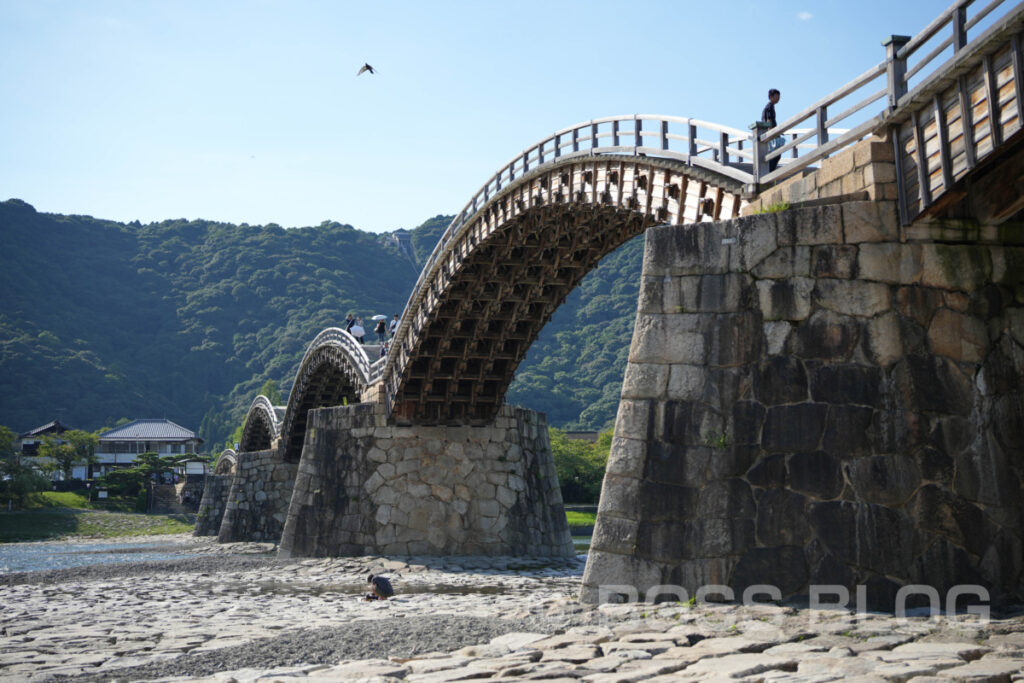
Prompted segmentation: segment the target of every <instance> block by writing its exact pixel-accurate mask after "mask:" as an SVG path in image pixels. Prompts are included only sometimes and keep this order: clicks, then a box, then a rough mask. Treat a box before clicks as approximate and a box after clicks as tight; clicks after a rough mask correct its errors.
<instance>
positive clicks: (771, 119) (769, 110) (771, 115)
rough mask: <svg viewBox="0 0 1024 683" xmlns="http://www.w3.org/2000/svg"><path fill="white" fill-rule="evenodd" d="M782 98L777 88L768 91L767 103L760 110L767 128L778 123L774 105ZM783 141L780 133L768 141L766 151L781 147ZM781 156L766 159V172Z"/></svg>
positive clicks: (772, 168)
mask: <svg viewBox="0 0 1024 683" xmlns="http://www.w3.org/2000/svg"><path fill="white" fill-rule="evenodd" d="M780 99H782V93H780V92H779V91H778V90H777V89H775V88H772V89H771V90H769V91H768V104H766V105H764V109H763V110H762V111H761V120H762V121H764V122H765V123H767V124H768V126H769V128H775V127H776V126H778V125H779V123H778V121H776V120H775V105H776V104H778V103H779V100H780ZM784 142H785V140H784V138H783V137H782V136H781V135H780V136H778V137H776V138H772V140H771V141H770V142H769V143H768V151H769V152H772V151H775V150H776V149H778V148H779V147H782V144H783V143H784ZM781 158H782V157H775V158H774V159H770V160H769V161H768V172H769V173H771V172H772V171H774V170H775V168H776V167H777V166H778V165H779V159H781Z"/></svg>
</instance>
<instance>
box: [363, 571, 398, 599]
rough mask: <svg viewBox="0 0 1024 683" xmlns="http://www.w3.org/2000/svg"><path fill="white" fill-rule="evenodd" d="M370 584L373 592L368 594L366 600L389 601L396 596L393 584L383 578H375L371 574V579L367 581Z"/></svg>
mask: <svg viewBox="0 0 1024 683" xmlns="http://www.w3.org/2000/svg"><path fill="white" fill-rule="evenodd" d="M366 581H367V582H368V583H369V584H370V590H371V591H372V592H370V593H367V594H366V597H365V598H363V599H364V600H387V599H388V598H390V597H392V596H393V595H394V594H395V589H394V588H392V587H391V582H390V581H388V580H387V579H386V578H384V577H383V576H374V575H373V574H370V578H368V579H367V580H366Z"/></svg>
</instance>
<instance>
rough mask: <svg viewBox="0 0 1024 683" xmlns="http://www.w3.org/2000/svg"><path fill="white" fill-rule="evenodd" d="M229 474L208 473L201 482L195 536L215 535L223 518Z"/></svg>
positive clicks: (218, 531)
mask: <svg viewBox="0 0 1024 683" xmlns="http://www.w3.org/2000/svg"><path fill="white" fill-rule="evenodd" d="M231 479H232V477H231V476H230V475H223V474H208V475H206V477H205V481H204V482H203V495H202V498H201V500H200V502H199V510H198V511H197V512H196V527H195V531H194V532H193V533H194V535H196V536H216V535H218V534H219V533H220V525H221V522H222V521H223V520H224V509H225V508H226V507H227V503H228V494H229V493H230V492H231Z"/></svg>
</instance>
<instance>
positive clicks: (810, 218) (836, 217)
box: [778, 205, 843, 246]
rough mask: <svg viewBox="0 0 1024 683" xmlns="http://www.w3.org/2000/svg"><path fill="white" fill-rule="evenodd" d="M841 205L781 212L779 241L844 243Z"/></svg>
mask: <svg viewBox="0 0 1024 683" xmlns="http://www.w3.org/2000/svg"><path fill="white" fill-rule="evenodd" d="M842 242H843V222H842V213H841V211H840V207H839V206H835V205H829V206H822V207H816V208H812V209H791V210H789V211H783V212H782V213H780V214H779V225H778V243H779V245H780V246H785V245H792V244H795V245H814V244H842Z"/></svg>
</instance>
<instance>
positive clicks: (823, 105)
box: [372, 0, 1024, 381]
mask: <svg viewBox="0 0 1024 683" xmlns="http://www.w3.org/2000/svg"><path fill="white" fill-rule="evenodd" d="M1022 6H1024V3H1019V2H1018V3H1012V2H1010V1H1009V0H990V1H989V2H988V3H987V4H984V5H982V2H979V1H977V0H957V2H955V3H954V4H953V5H951V6H950V7H949V8H948V9H946V10H945V11H944V12H942V13H941V14H940V15H939V16H938V17H937V18H936V19H935V20H933V21H932V22H931V23H930V24H929V25H928V26H927V27H925V29H924V30H922V31H921V32H920V33H918V34H917V35H916V36H914V37H912V38H908V37H905V36H891V37H890V39H888V40H887V41H885V42H884V43H883V45H885V47H886V58H885V60H884V61H882V62H880V63H879V64H877V65H876V66H874V67H872V68H870V69H868V70H867V71H865V72H864V73H863V74H861V75H860V76H858V77H856V78H854V79H853V80H852V81H850V82H849V83H846V84H845V85H843V86H842V87H840V88H839V89H837V90H836V91H834V92H832V93H830V94H829V95H826V96H825V97H823V98H821V99H819V100H818V101H816V102H814V103H813V104H811V105H810V106H808V107H806V108H805V109H803V110H802V111H800V112H798V113H797V114H795V115H793V116H791V117H790V118H788V119H786V120H785V121H783V122H782V123H781V124H780V125H779V126H777V127H775V128H772V129H770V130H763V129H762V130H757V129H755V130H754V131H744V130H739V129H737V128H732V127H729V126H724V125H720V124H716V123H711V122H708V121H702V120H700V119H694V118H687V117H679V116H660V115H652V114H633V115H626V116H612V117H607V118H600V119H592V120H590V121H584V122H581V123H578V124H576V125H573V126H569V127H568V128H564V129H562V130H559V131H557V132H555V133H553V134H551V135H549V136H548V137H546V138H544V139H542V140H540V141H538V142H537V143H535V144H533V145H531V146H530V147H527V148H526V149H525V150H523V151H522V152H521V153H519V154H517V155H516V156H515V157H513V159H512V160H511V161H509V162H508V163H507V164H505V165H504V166H503V167H501V168H500V169H499V170H498V172H497V173H495V174H494V175H493V176H492V177H491V178H489V179H488V180H487V182H485V183H484V184H483V186H482V187H481V188H480V189H479V190H477V191H476V192H475V193H474V194H473V195H472V197H471V198H470V200H469V202H467V204H466V206H465V207H463V209H462V210H461V211H460V212H459V213H458V214H457V215H456V216H455V218H454V219H453V220H452V222H451V224H450V225H449V226H448V227H447V229H446V230H445V231H444V233H443V234H442V235H441V237H440V239H439V240H438V243H437V245H436V247H435V248H434V250H433V252H432V253H431V255H430V257H429V258H428V259H427V262H426V264H424V267H423V270H422V271H421V273H420V277H419V279H418V280H417V282H416V285H415V286H414V287H413V291H412V293H411V294H410V297H409V301H408V304H407V306H406V309H405V311H406V313H407V314H408V313H409V312H410V311H413V310H414V309H415V306H416V305H417V304H418V303H419V301H420V299H421V298H422V294H423V289H424V287H425V286H426V283H427V282H428V280H429V278H431V277H432V274H433V273H434V271H435V270H436V268H437V267H438V264H439V262H440V261H441V259H442V257H444V256H445V255H446V254H447V253H448V252H449V251H450V249H451V245H452V244H453V238H454V237H455V236H456V235H457V234H459V231H460V229H461V228H463V227H464V226H466V225H467V224H468V223H469V222H470V220H471V219H472V217H473V216H474V215H475V214H476V213H477V212H478V211H480V210H481V209H483V208H484V207H485V206H486V205H487V203H488V202H489V201H490V200H492V199H493V198H494V197H496V196H497V195H498V194H499V193H500V192H501V191H502V190H503V189H505V188H507V187H508V186H510V185H511V184H512V183H514V182H516V181H518V180H519V179H521V178H522V177H523V176H525V175H526V174H528V173H530V172H532V171H535V170H536V169H538V168H539V167H541V166H543V165H546V164H550V163H555V162H558V161H562V160H565V159H569V158H572V157H579V156H597V155H602V154H629V155H635V156H648V157H662V158H670V159H676V160H679V161H682V162H684V163H686V164H688V165H691V166H698V167H702V168H705V169H707V170H710V171H713V172H715V173H719V174H721V175H722V176H724V177H726V178H730V179H732V180H735V181H739V182H742V183H744V184H746V185H748V186H749V191H750V192H751V194H753V193H756V191H757V189H758V186H759V185H761V184H763V183H770V182H776V181H779V180H782V179H783V178H786V177H789V176H792V175H794V174H796V173H798V172H800V171H801V170H804V169H807V168H809V167H811V166H812V165H814V164H816V163H817V162H820V161H821V160H822V159H825V158H827V157H829V156H831V155H833V154H835V153H836V152H838V151H840V150H842V149H844V148H846V147H849V146H851V145H853V144H854V143H856V142H857V141H859V140H861V139H863V138H864V137H867V136H868V135H870V134H872V133H874V132H877V131H879V130H881V129H882V128H884V127H885V125H886V120H887V118H888V117H889V116H891V115H892V113H893V112H894V111H895V110H896V109H897V108H898V107H900V106H901V105H902V104H904V103H906V102H911V101H913V98H914V96H915V94H916V93H917V92H918V91H919V90H921V88H923V87H925V86H926V85H927V83H928V80H929V79H931V78H933V77H936V76H939V75H942V74H943V72H945V71H947V70H949V69H951V68H952V67H953V66H955V63H956V58H957V53H959V52H960V51H961V50H962V49H963V48H965V47H967V46H970V45H973V44H975V43H976V42H980V41H983V40H985V38H986V37H987V35H988V33H989V32H990V31H991V30H992V29H991V28H985V26H987V25H988V24H992V23H993V22H998V21H999V20H1000V19H1001V18H1003V17H1007V16H1009V15H1016V14H1019V13H1021V12H1022V11H1024V9H1022ZM971 11H973V14H971ZM986 21H987V24H983V22H986ZM969 34H970V35H971V37H970V38H969V37H968V36H969ZM936 41H937V44H936ZM925 49H928V51H927V52H924V50H925ZM950 50H952V55H951V56H949V57H948V58H947V59H945V60H942V61H941V63H936V60H938V59H939V58H940V57H941V56H943V55H944V54H946V53H947V52H949V51H950ZM911 86H913V87H911ZM883 101H884V103H883ZM851 103H852V104H851ZM877 104H882V106H881V109H880V111H879V112H878V113H877V114H874V115H871V114H870V113H869V112H870V110H869V107H871V106H872V105H877ZM837 109H838V110H839V111H838V113H830V112H835V111H836V110H837ZM780 135H781V136H784V137H785V140H786V142H785V144H784V145H783V146H781V147H780V148H778V149H775V150H772V151H770V152H769V150H768V143H769V141H770V140H772V139H773V138H776V137H778V136H780ZM774 158H778V159H780V162H781V163H780V164H779V165H778V167H777V168H776V169H775V170H774V171H772V172H768V162H769V161H770V160H772V159H774ZM409 324H410V321H409V320H408V319H407V317H406V315H403V316H402V319H401V321H400V323H399V326H398V330H397V331H396V335H395V338H396V339H402V338H404V337H403V335H404V333H405V330H406V328H407V326H408V325H409ZM392 355H394V354H389V357H388V358H386V359H384V362H383V363H380V362H377V363H374V367H373V370H372V381H376V380H377V379H378V378H379V377H381V376H382V375H383V373H384V372H386V371H387V370H388V369H389V368H390V367H391V365H392V362H391V356H392Z"/></svg>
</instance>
